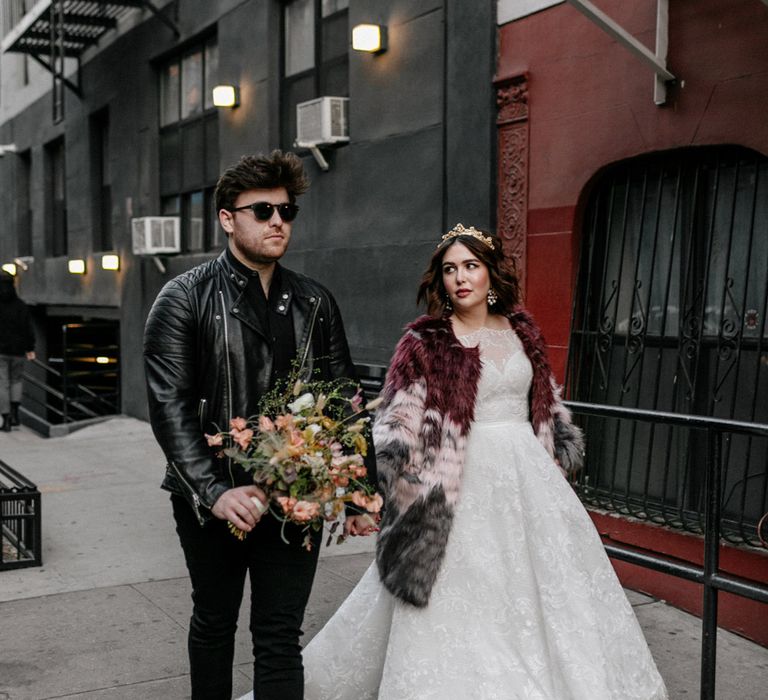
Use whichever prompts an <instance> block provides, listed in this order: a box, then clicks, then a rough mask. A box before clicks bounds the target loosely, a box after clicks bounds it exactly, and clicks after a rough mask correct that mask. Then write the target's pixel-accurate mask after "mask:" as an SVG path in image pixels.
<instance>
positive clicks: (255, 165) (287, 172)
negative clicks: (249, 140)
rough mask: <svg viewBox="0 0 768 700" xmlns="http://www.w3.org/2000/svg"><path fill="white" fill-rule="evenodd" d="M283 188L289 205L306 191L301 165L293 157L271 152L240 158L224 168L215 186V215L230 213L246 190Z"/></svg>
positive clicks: (291, 154)
mask: <svg viewBox="0 0 768 700" xmlns="http://www.w3.org/2000/svg"><path fill="white" fill-rule="evenodd" d="M276 187H285V189H286V190H287V192H288V198H289V199H290V201H291V202H295V201H296V197H298V196H299V195H300V194H304V193H305V192H306V191H307V189H308V188H309V179H308V178H307V175H306V173H305V172H304V164H303V163H302V162H301V158H299V157H298V156H297V155H296V154H295V153H290V152H287V153H283V151H277V150H275V151H272V153H270V154H269V155H257V156H243V157H242V158H241V159H240V160H239V161H238V162H237V163H236V164H235V165H233V166H231V167H229V168H227V169H226V170H225V171H224V172H223V173H222V175H221V177H220V178H219V181H218V183H216V192H215V193H214V202H215V205H216V211H221V210H222V209H227V210H230V209H232V207H234V206H235V200H236V199H237V197H238V195H239V194H240V193H241V192H245V191H246V190H270V189H274V188H276Z"/></svg>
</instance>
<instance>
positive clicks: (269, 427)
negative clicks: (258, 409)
mask: <svg viewBox="0 0 768 700" xmlns="http://www.w3.org/2000/svg"><path fill="white" fill-rule="evenodd" d="M274 429H275V424H274V423H273V422H272V421H271V420H270V419H269V418H267V416H259V430H260V431H261V432H262V433H271V432H272V431H274Z"/></svg>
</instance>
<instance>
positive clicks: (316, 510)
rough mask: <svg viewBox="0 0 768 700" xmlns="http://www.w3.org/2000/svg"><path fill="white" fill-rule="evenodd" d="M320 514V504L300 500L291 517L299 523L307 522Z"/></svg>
mask: <svg viewBox="0 0 768 700" xmlns="http://www.w3.org/2000/svg"><path fill="white" fill-rule="evenodd" d="M318 515H320V505H319V504H318V503H310V502H309V501H298V502H297V503H296V505H295V506H294V507H293V514H292V515H291V518H292V519H293V520H295V521H296V522H299V523H306V522H309V521H310V520H312V519H313V518H316V517H317V516H318Z"/></svg>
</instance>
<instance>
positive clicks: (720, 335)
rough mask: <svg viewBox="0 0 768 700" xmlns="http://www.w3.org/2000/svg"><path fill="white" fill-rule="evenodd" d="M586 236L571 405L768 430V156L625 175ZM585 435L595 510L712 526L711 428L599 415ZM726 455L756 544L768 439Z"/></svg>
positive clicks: (730, 156) (596, 192)
mask: <svg viewBox="0 0 768 700" xmlns="http://www.w3.org/2000/svg"><path fill="white" fill-rule="evenodd" d="M582 230H583V236H582V252H581V261H580V270H579V282H578V289H577V294H576V296H575V306H574V315H573V319H574V320H573V327H572V332H571V355H570V359H569V370H568V372H569V377H568V384H569V387H570V391H571V396H572V398H574V399H575V400H578V401H586V402H592V403H603V404H610V405H621V406H629V407H637V408H645V409H652V410H660V411H671V412H678V413H689V414H699V415H705V416H714V417H718V418H733V419H737V420H743V421H751V422H759V423H766V422H768V401H766V400H765V397H766V396H768V324H767V323H766V313H767V312H768V158H765V157H764V156H762V155H760V154H757V153H755V152H753V151H749V150H747V149H743V148H738V147H725V146H724V147H711V148H697V149H686V150H682V151H674V152H669V153H661V154H654V155H651V156H645V157H641V158H637V159H633V160H631V161H627V162H623V163H620V164H617V165H615V166H612V167H610V168H608V169H606V170H605V171H604V173H603V174H602V176H601V177H599V179H598V181H597V182H596V183H595V185H594V189H593V190H592V194H591V196H590V198H589V202H588V205H587V207H586V211H585V217H584V221H583V228H582ZM587 433H588V444H589V447H588V465H587V468H586V469H585V470H584V472H583V474H582V475H581V477H580V482H579V484H578V488H579V490H580V493H581V496H582V498H583V499H584V500H585V501H587V502H588V503H591V504H592V505H595V506H597V507H602V508H607V509H609V510H617V511H621V512H625V513H628V514H630V515H633V516H636V517H639V518H645V519H651V520H654V521H657V522H661V523H664V524H667V525H671V526H673V527H679V528H681V529H686V530H690V531H694V532H700V531H701V528H702V522H701V512H702V508H703V504H702V499H703V494H704V491H703V486H704V485H703V474H704V462H705V459H706V454H705V450H706V446H705V445H703V444H702V441H701V440H700V438H699V435H698V433H696V432H691V431H688V430H685V429H680V428H672V427H670V426H665V425H662V424H655V425H650V424H641V423H631V422H625V421H621V422H620V421H616V420H609V419H599V418H594V417H592V418H589V420H588V421H587ZM723 454H724V465H725V494H724V499H723V513H724V516H725V518H726V522H724V531H725V533H726V537H728V538H729V539H731V540H732V541H734V542H746V543H751V544H756V543H757V542H758V539H757V535H756V526H757V523H758V521H759V519H760V518H761V517H762V515H763V514H764V513H765V512H766V510H768V441H766V440H765V439H762V438H753V437H748V436H733V437H730V438H728V439H727V440H726V443H725V445H724V453H723Z"/></svg>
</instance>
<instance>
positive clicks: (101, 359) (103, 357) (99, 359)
mask: <svg viewBox="0 0 768 700" xmlns="http://www.w3.org/2000/svg"><path fill="white" fill-rule="evenodd" d="M96 364H99V365H108V364H109V358H108V357H107V356H106V355H98V356H97V357H96Z"/></svg>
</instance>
